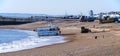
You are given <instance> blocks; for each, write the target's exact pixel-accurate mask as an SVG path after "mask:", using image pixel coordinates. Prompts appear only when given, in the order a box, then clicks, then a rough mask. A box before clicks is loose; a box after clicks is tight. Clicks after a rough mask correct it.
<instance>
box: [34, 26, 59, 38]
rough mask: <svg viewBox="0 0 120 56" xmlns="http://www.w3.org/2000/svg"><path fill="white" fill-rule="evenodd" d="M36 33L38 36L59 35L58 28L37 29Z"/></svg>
mask: <svg viewBox="0 0 120 56" xmlns="http://www.w3.org/2000/svg"><path fill="white" fill-rule="evenodd" d="M36 31H37V32H38V35H39V36H51V35H59V34H60V33H61V31H60V28H59V27H58V26H50V27H45V28H38V29H37V30H36Z"/></svg>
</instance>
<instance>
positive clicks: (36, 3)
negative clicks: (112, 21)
mask: <svg viewBox="0 0 120 56" xmlns="http://www.w3.org/2000/svg"><path fill="white" fill-rule="evenodd" d="M89 10H94V12H95V13H98V12H107V11H120V0H0V13H38V14H51V15H62V14H65V13H67V14H80V13H81V12H82V13H83V14H88V12H89Z"/></svg>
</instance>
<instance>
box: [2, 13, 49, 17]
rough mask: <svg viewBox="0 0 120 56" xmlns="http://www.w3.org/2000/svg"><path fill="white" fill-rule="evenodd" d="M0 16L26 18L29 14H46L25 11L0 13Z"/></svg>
mask: <svg viewBox="0 0 120 56" xmlns="http://www.w3.org/2000/svg"><path fill="white" fill-rule="evenodd" d="M0 16H4V17H12V18H16V17H17V18H27V17H31V16H48V15H46V14H27V13H0Z"/></svg>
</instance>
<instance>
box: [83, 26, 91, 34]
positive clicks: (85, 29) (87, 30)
mask: <svg viewBox="0 0 120 56" xmlns="http://www.w3.org/2000/svg"><path fill="white" fill-rule="evenodd" d="M88 32H91V30H90V29H88V28H85V27H84V26H82V27H81V33H88Z"/></svg>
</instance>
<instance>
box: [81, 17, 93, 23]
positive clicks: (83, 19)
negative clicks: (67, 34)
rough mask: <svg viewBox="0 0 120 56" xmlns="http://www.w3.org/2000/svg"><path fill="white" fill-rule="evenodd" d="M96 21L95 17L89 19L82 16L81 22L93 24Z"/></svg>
mask: <svg viewBox="0 0 120 56" xmlns="http://www.w3.org/2000/svg"><path fill="white" fill-rule="evenodd" d="M94 20H95V18H94V17H88V16H81V17H80V22H93V21H94Z"/></svg>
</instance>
